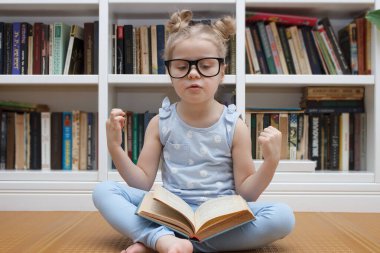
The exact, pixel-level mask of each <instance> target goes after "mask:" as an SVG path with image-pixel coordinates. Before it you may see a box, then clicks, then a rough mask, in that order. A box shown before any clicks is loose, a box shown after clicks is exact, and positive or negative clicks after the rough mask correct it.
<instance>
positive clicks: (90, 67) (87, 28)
mask: <svg viewBox="0 0 380 253" xmlns="http://www.w3.org/2000/svg"><path fill="white" fill-rule="evenodd" d="M83 40H84V74H85V75H92V74H94V55H93V54H94V23H91V22H88V23H84V31H83Z"/></svg>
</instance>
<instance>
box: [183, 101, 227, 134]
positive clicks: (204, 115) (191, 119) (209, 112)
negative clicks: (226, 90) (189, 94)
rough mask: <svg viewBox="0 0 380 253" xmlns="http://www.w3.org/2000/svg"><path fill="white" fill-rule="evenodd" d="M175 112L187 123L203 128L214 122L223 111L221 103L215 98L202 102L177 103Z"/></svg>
mask: <svg viewBox="0 0 380 253" xmlns="http://www.w3.org/2000/svg"><path fill="white" fill-rule="evenodd" d="M177 113H178V115H179V116H180V117H181V119H182V120H183V121H185V122H186V123H187V124H189V125H191V126H194V127H199V128H205V127H209V126H211V125H213V124H214V123H216V122H217V121H218V120H219V118H220V116H221V114H222V113H223V105H221V104H220V103H218V102H217V101H215V100H210V101H207V102H206V103H202V104H189V103H186V102H184V101H180V102H178V103H177Z"/></svg>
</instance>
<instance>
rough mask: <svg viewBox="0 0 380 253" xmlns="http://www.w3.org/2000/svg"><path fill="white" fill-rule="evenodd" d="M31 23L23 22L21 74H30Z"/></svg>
mask: <svg viewBox="0 0 380 253" xmlns="http://www.w3.org/2000/svg"><path fill="white" fill-rule="evenodd" d="M30 26H31V25H30V24H28V23H25V22H22V23H21V46H20V51H21V62H20V64H21V70H20V74H21V75H27V74H28V53H29V29H30Z"/></svg>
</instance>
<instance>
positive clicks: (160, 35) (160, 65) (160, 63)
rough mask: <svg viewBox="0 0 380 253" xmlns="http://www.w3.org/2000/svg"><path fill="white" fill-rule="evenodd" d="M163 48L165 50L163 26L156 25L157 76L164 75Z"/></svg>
mask: <svg viewBox="0 0 380 253" xmlns="http://www.w3.org/2000/svg"><path fill="white" fill-rule="evenodd" d="M164 48H165V26H164V25H157V65H158V74H165V63H164Z"/></svg>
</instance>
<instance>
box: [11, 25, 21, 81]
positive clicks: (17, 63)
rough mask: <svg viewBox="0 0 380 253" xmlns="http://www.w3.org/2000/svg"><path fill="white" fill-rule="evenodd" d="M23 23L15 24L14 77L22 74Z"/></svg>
mask: <svg viewBox="0 0 380 253" xmlns="http://www.w3.org/2000/svg"><path fill="white" fill-rule="evenodd" d="M20 51H21V23H19V22H16V23H13V41H12V75H20V74H21V52H20Z"/></svg>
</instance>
